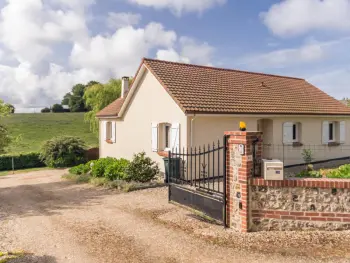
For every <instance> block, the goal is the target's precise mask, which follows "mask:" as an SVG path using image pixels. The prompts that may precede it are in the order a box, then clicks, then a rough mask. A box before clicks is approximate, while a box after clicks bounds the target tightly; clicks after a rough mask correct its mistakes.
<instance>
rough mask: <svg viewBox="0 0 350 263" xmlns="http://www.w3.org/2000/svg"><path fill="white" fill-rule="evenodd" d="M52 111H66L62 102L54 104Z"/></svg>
mask: <svg viewBox="0 0 350 263" xmlns="http://www.w3.org/2000/svg"><path fill="white" fill-rule="evenodd" d="M52 112H56V113H57V112H64V109H63V106H62V105H61V104H54V105H53V106H52Z"/></svg>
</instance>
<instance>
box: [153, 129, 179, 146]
mask: <svg viewBox="0 0 350 263" xmlns="http://www.w3.org/2000/svg"><path fill="white" fill-rule="evenodd" d="M179 136H180V133H179V124H178V123H171V124H170V123H152V151H153V152H161V151H174V150H175V149H177V150H179V144H180V138H179Z"/></svg>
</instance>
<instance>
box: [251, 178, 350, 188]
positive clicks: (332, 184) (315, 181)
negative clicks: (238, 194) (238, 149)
mask: <svg viewBox="0 0 350 263" xmlns="http://www.w3.org/2000/svg"><path fill="white" fill-rule="evenodd" d="M249 183H250V185H255V186H270V187H317V188H341V189H350V179H334V178H288V179H285V180H276V181H272V180H265V179H263V178H251V179H250V182H249Z"/></svg>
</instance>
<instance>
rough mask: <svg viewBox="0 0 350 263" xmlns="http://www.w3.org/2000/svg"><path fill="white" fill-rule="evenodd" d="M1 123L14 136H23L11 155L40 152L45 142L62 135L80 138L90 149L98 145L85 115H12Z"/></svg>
mask: <svg viewBox="0 0 350 263" xmlns="http://www.w3.org/2000/svg"><path fill="white" fill-rule="evenodd" d="M0 122H1V123H4V124H5V125H6V126H7V128H8V129H9V131H10V133H11V134H12V135H14V136H18V135H21V136H22V140H21V142H20V143H19V145H15V146H12V147H11V148H12V149H10V152H11V153H19V152H31V151H39V150H40V147H41V145H42V143H43V142H44V141H46V140H49V139H51V138H53V137H56V136H61V135H69V136H77V137H80V138H81V139H83V140H84V141H85V143H86V144H87V145H88V146H90V147H95V146H97V145H98V139H97V137H96V135H95V134H93V133H91V132H90V130H89V125H88V124H87V123H84V114H83V113H45V114H42V113H37V114H12V115H11V116H9V117H6V118H2V119H1V120H0Z"/></svg>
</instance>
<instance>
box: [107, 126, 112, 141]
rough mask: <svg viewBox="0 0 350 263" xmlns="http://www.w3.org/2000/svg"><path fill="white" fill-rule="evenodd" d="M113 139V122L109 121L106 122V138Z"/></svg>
mask: <svg viewBox="0 0 350 263" xmlns="http://www.w3.org/2000/svg"><path fill="white" fill-rule="evenodd" d="M111 139H112V122H110V121H108V122H107V124H106V140H107V141H108V140H111Z"/></svg>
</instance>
